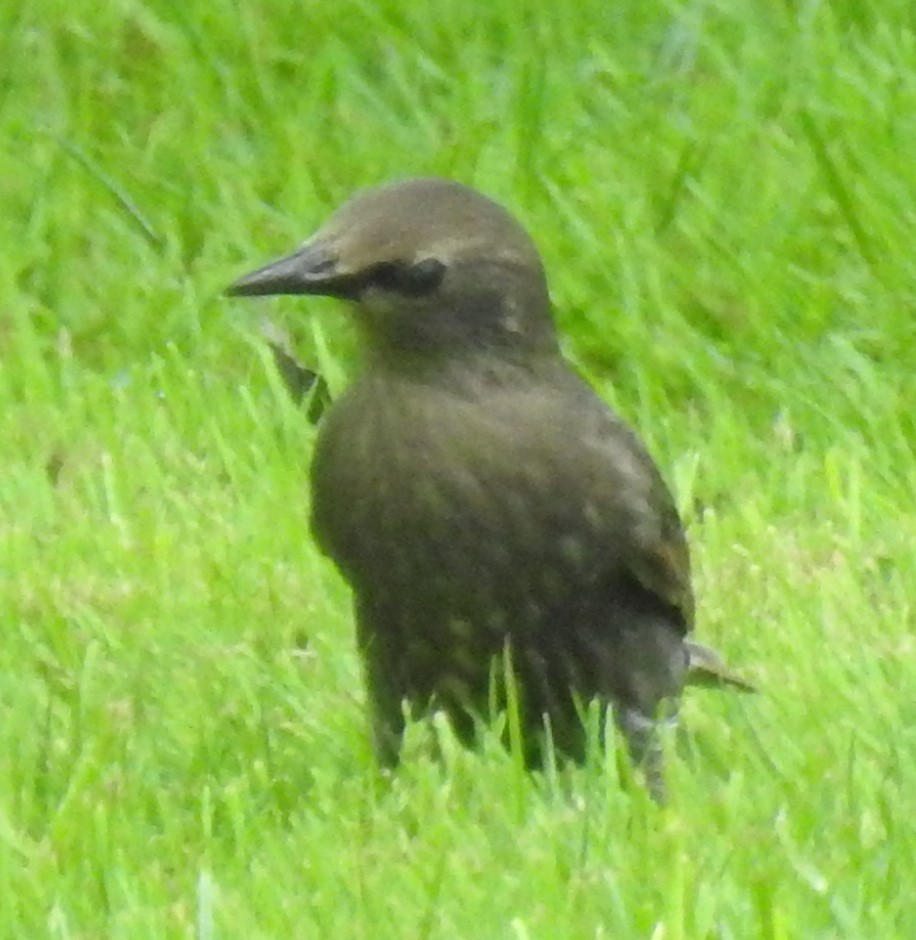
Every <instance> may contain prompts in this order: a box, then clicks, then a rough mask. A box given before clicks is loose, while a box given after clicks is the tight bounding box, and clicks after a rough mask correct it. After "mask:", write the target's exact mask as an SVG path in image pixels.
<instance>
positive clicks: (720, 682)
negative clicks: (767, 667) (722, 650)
mask: <svg viewBox="0 0 916 940" xmlns="http://www.w3.org/2000/svg"><path fill="white" fill-rule="evenodd" d="M684 648H685V649H686V651H687V685H699V686H704V687H706V688H717V689H721V688H731V689H739V690H740V691H742V692H756V691H757V688H756V686H754V685H753V683H751V682H748V681H747V679H745V678H743V677H742V676H740V675H738V673H737V672H735V671H734V670H733V669H732V668H731V667H730V666H728V665H727V664H726V662H725V660H724V659H722V657H721V656H720V655H719V654H718V653H717V652H716V651H715V650H714V649H712V648H710V647H709V646H704V645H703V644H702V643H696V642H695V641H693V640H685V641H684Z"/></svg>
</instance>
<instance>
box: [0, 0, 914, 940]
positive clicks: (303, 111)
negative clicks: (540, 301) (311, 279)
mask: <svg viewBox="0 0 916 940" xmlns="http://www.w3.org/2000/svg"><path fill="white" fill-rule="evenodd" d="M0 37H2V38H0V44H2V48H0V56H2V61H3V62H4V63H5V65H6V68H5V70H4V72H3V73H2V76H0V125H2V135H0V200H2V209H3V211H2V212H0V233H2V239H3V244H4V246H5V250H4V251H3V252H2V254H0V414H2V419H0V420H2V424H0V432H2V437H0V440H2V446H0V480H2V483H0V622H2V624H3V643H2V645H0V664H2V669H0V708H2V715H3V719H2V722H0V937H11V938H13V937H15V938H21V937H29V938H33V937H36V938H37V937H51V938H89V937H92V938H98V937H111V938H121V937H124V938H126V937H130V938H132V940H133V938H147V937H148V938H165V937H189V936H190V937H195V938H200V940H211V938H213V940H216V938H231V937H245V938H273V937H290V936H294V937H312V936H329V937H330V936H333V937H372V938H384V937H397V938H412V937H416V938H438V937H442V938H446V937H448V938H452V937H474V938H489V937H493V938H496V937H499V938H518V940H523V938H549V937H558V938H559V937H562V938H570V937H575V938H578V937H583V938H585V937H589V938H591V937H613V938H629V937H633V938H637V937H640V938H642V937H645V938H649V937H651V938H655V940H661V938H665V940H672V938H685V940H687V938H689V940H697V938H703V937H710V938H712V937H715V938H741V940H744V938H756V937H761V938H772V940H782V938H796V937H804V938H839V937H849V938H861V937H873V938H896V937H901V938H903V937H911V936H913V935H914V934H916V914H914V912H913V907H912V904H911V903H909V881H910V877H909V876H910V873H911V870H912V859H913V858H914V857H916V831H914V829H913V825H912V820H913V818H914V815H916V787H914V784H913V782H914V780H916V732H914V728H916V708H914V705H913V702H912V698H913V697H912V694H911V691H912V689H913V688H914V686H916V655H914V640H913V636H914V627H916V614H914V600H913V598H914V596H916V561H914V552H913V545H914V539H916V495H914V479H916V459H914V452H916V419H914V414H916V409H914V401H916V382H914V378H913V377H914V375H916V315H914V309H916V265H914V262H913V249H912V232H913V230H914V223H916V209H914V203H913V198H912V195H913V191H914V184H916V175H914V170H913V164H912V154H913V152H914V150H916V122H914V119H913V114H914V113H916V20H914V17H913V12H912V9H911V4H910V3H905V2H903V0H881V2H879V3H877V4H872V5H871V6H867V7H866V6H862V5H860V4H854V3H851V2H836V3H833V4H823V3H821V4H818V3H798V4H789V3H785V4H760V3H755V2H752V0H738V2H731V3H723V2H718V0H706V2H699V0H694V2H676V0H670V2H666V3H662V4H643V3H638V2H625V3H622V4H617V5H616V6H614V7H609V6H608V5H607V4H605V3H600V4H599V3H597V2H589V0H586V2H584V3H581V4H577V5H572V4H569V5H560V6H559V7H554V8H552V9H551V10H547V9H546V8H545V9H544V10H543V11H540V12H536V10H535V8H534V7H530V8H529V7H525V6H524V5H520V4H510V3H495V4H491V5H488V6H486V7H485V6H483V5H480V7H479V8H475V7H473V6H465V7H462V6H460V5H458V4H454V5H452V6H451V7H449V6H445V7H443V6H442V5H441V4H440V5H435V4H431V3H427V2H423V0H421V2H418V3H412V4H394V3H391V2H390V0H382V2H379V3H374V4H370V3H365V2H360V0H341V2H339V3H336V4H317V3H305V4H299V5H288V4H273V5H270V8H268V7H267V6H260V7H258V6H245V5H220V4H207V3H203V2H199V0H191V2H189V3H187V4H184V5H181V4H178V3H173V2H169V0H149V2H147V3H145V4H144V3H141V2H139V0H119V2H113V0H112V2H109V3H106V4H102V5H101V6H99V7H97V8H94V9H93V12H92V15H91V16H87V15H86V13H85V11H84V10H81V9H78V8H76V7H74V6H73V5H72V4H69V5H68V4H64V3H62V2H60V0H24V2H23V3H20V4H18V5H17V4H12V5H10V4H7V5H6V6H4V7H3V8H2V10H0ZM431 172H434V173H438V174H441V175H449V176H454V177H457V178H460V179H462V180H464V181H466V182H469V183H471V184H474V185H476V186H478V187H479V188H481V189H483V190H485V191H487V192H488V193H490V194H492V195H494V196H495V197H497V198H498V199H499V200H500V201H502V202H504V203H506V204H507V205H510V206H511V207H512V208H513V210H514V211H515V212H516V213H517V214H518V215H519V216H520V217H521V218H522V219H523V220H524V221H525V223H526V225H527V226H528V227H529V228H530V229H531V230H532V231H533V232H534V233H535V234H536V237H537V240H538V242H539V244H540V247H541V249H542V251H543V254H544V256H545V259H546V263H547V266H548V270H549V272H550V275H551V282H552V288H553V295H554V300H555V303H556V308H557V317H558V320H559V322H560V325H561V327H562V330H563V333H564V336H565V341H566V345H567V349H568V352H569V354H570V356H571V357H572V358H574V359H575V361H576V362H577V363H578V364H579V366H580V367H581V368H582V369H583V370H584V371H586V372H587V373H588V374H589V376H590V377H591V378H592V379H593V380H594V381H595V383H596V384H597V385H598V386H599V387H600V388H601V390H602V392H603V393H604V394H605V396H606V397H607V398H608V400H610V401H612V402H613V403H614V404H615V405H616V407H618V408H619V409H620V410H621V411H622V412H623V413H624V414H626V415H627V416H628V417H630V418H631V419H632V420H633V421H634V422H635V423H636V424H637V425H638V426H639V427H640V429H641V431H642V433H643V434H644V436H645V437H646V439H647V441H648V442H649V443H650V445H651V447H652V450H653V452H654V453H655V454H656V456H657V458H658V459H659V462H660V463H661V464H662V466H663V467H664V469H665V471H666V474H667V476H668V477H669V479H670V480H671V481H672V482H673V484H674V485H675V487H676V489H677V492H678V498H679V500H680V502H681V504H682V506H683V508H684V510H685V515H686V517H687V518H688V520H689V523H690V529H691V539H692V543H693V546H694V554H695V560H696V568H697V582H698V592H699V600H700V626H699V631H700V636H701V637H702V638H706V639H709V640H711V641H712V642H714V643H715V644H716V645H717V646H719V647H720V648H721V649H723V650H724V651H726V652H727V654H728V656H729V658H730V659H731V660H732V661H733V662H735V663H737V664H740V665H742V666H744V667H745V668H746V669H747V670H748V671H750V672H751V673H752V674H753V675H754V676H755V677H756V679H757V680H758V682H759V683H760V685H761V686H762V688H763V693H762V694H761V695H759V696H757V697H754V698H746V697H741V698H735V697H729V696H721V695H715V694H704V693H699V692H698V693H695V694H692V695H691V696H690V698H689V700H688V701H687V703H686V705H685V719H686V723H687V724H688V726H689V728H690V737H691V740H692V744H693V747H692V751H693V756H692V758H691V759H682V760H678V761H675V762H674V763H673V767H672V780H671V789H672V799H671V804H670V806H669V807H667V808H665V809H664V810H659V809H657V808H655V807H653V806H652V805H651V804H650V803H649V801H648V800H647V799H645V798H644V796H643V795H642V794H640V793H639V792H638V791H636V792H633V791H631V790H627V789H626V788H622V787H621V786H620V783H619V781H618V779H617V768H616V762H615V760H614V756H613V754H610V755H608V756H604V755H596V757H595V760H594V761H593V762H592V763H591V764H590V765H589V766H587V767H585V768H582V769H578V770H568V771H564V772H563V773H561V774H560V775H559V776H558V777H547V778H538V777H534V778H532V777H528V776H526V775H524V774H523V773H520V772H519V771H518V769H517V768H516V765H515V763H514V762H513V760H512V757H511V755H507V754H504V753H503V752H502V751H501V750H500V749H499V747H498V746H497V745H496V744H495V743H494V740H493V739H488V740H487V741H485V742H484V744H483V746H482V747H481V749H480V751H479V752H474V753H467V752H464V751H462V750H461V749H459V748H457V747H455V746H454V745H453V744H452V743H451V742H450V741H449V739H448V737H447V736H446V738H445V741H444V749H445V755H446V756H445V760H444V761H443V763H442V764H437V763H434V762H431V761H430V760H429V759H427V758H426V757H425V756H424V749H423V747H422V746H421V745H422V742H419V741H417V742H416V743H415V744H411V743H410V742H409V744H408V755H407V760H406V761H405V763H404V766H403V767H402V769H401V770H400V771H399V772H398V773H397V774H396V775H395V777H394V778H393V779H391V780H388V781H386V780H382V779H380V777H379V775H378V774H377V773H376V772H375V770H374V768H373V763H372V758H371V754H370V749H369V745H368V741H367V735H366V727H365V714H364V707H363V698H362V692H361V684H360V679H359V665H358V662H357V659H356V654H355V650H354V644H353V640H352V635H351V634H352V630H351V624H350V617H349V611H348V600H347V593H346V590H345V588H344V586H343V584H342V583H341V581H340V580H339V579H338V577H337V575H336V574H335V573H334V572H333V571H332V570H331V568H330V566H329V565H328V564H327V563H326V562H325V561H324V560H322V559H321V558H320V557H319V556H318V555H317V553H316V551H315V549H314V548H313V546H312V545H311V543H310V541H309V538H308V536H307V517H308V506H307V492H306V487H305V484H304V481H305V476H306V467H307V463H308V455H309V452H310V448H311V444H312V439H313V434H314V430H313V429H312V428H311V427H310V425H309V424H308V422H307V421H305V420H304V418H303V415H302V412H301V411H300V410H299V409H297V408H296V407H295V406H294V405H293V404H292V403H291V402H290V401H289V400H288V398H287V397H286V395H285V393H284V391H283V389H282V387H281V384H280V382H279V380H278V378H277V376H276V375H275V374H274V372H273V369H272V366H271V363H270V360H269V357H268V356H267V355H266V353H265V351H264V349H263V347H262V344H261V343H260V342H259V341H258V338H257V323H256V319H257V316H258V314H257V313H252V309H251V308H250V307H249V306H242V305H240V304H236V303H231V302H229V301H228V300H226V299H225V298H223V297H222V296H220V291H221V289H222V287H223V286H224V285H225V284H226V283H228V281H230V280H231V279H232V278H233V277H235V276H236V275H237V274H239V273H240V272H242V271H244V270H246V269H248V268H250V267H251V266H253V265H254V264H256V263H258V262H259V261H262V260H265V259H266V258H269V257H271V256H272V255H276V254H278V253H280V252H283V251H285V250H287V249H289V248H290V247H291V246H292V245H294V244H295V243H297V242H298V241H299V240H301V238H303V237H304V236H305V235H306V234H308V233H309V231H310V230H311V229H312V227H313V226H315V224H316V223H318V222H319V221H320V220H321V219H322V218H323V217H324V216H325V215H326V213H327V212H328V211H329V210H330V209H331V208H332V207H333V206H334V205H335V204H337V203H338V202H339V201H341V200H342V199H343V198H344V197H345V196H346V195H348V194H349V193H350V192H351V191H352V190H353V189H355V188H359V187H361V186H365V185H368V184H371V183H375V182H379V181H381V180H384V179H388V178H391V177H395V176H406V175H412V174H421V173H431ZM261 309H270V310H271V311H274V312H275V313H276V315H277V316H278V317H279V318H281V319H283V321H284V322H285V323H287V324H288V325H289V327H290V328H291V329H292V330H293V331H294V333H295V334H296V338H297V345H298V348H299V351H300V354H301V355H302V357H303V358H304V359H305V360H307V361H309V362H312V363H315V364H317V365H319V366H320V367H321V369H322V371H323V372H325V374H327V376H328V377H329V379H330V381H331V384H332V386H334V387H335V388H338V389H339V387H340V385H341V383H342V382H343V381H345V377H346V374H347V372H348V371H349V369H350V368H351V363H352V360H353V341H352V337H351V336H350V335H349V333H348V331H347V327H346V325H345V320H344V318H343V317H339V316H336V315H335V312H334V305H333V304H332V303H324V302H320V301H319V302H315V301H310V302H308V303H294V302H280V303H277V304H275V305H273V306H271V307H269V308H268V307H262V308H261ZM307 310H308V311H312V310H315V311H316V312H317V315H316V316H314V317H311V316H306V311H307ZM411 732H412V734H413V735H415V736H416V735H417V734H418V733H419V732H418V730H417V729H411ZM411 740H412V741H413V740H414V739H413V738H412V739H411Z"/></svg>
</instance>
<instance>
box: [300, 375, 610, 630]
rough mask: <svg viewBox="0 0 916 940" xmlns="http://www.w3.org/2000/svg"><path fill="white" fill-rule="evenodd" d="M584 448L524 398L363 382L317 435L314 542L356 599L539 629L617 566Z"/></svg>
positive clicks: (606, 505)
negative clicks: (581, 454) (531, 410)
mask: <svg viewBox="0 0 916 940" xmlns="http://www.w3.org/2000/svg"><path fill="white" fill-rule="evenodd" d="M567 434H569V435H570V437H569V440H568V441H567V440H564V438H565V437H566V435H567ZM558 438H559V440H558ZM577 449H581V442H579V441H577V440H576V437H575V434H574V431H573V430H572V429H570V428H568V427H563V426H562V425H561V423H560V422H559V420H553V421H552V420H551V419H550V417H549V416H545V415H544V414H543V413H542V409H536V413H535V414H534V415H531V414H527V413H526V409H525V401H524V396H517V395H515V394H512V395H508V396H500V395H495V396H494V395H489V396H483V395H477V394H474V393H473V392H471V393H461V392H456V391H453V390H448V389H439V388H436V387H430V386H426V385H422V384H420V383H409V382H404V383H389V384H387V385H382V384H381V383H377V384H376V383H372V382H366V383H364V384H357V385H356V386H354V387H353V388H351V389H350V390H349V392H348V393H347V394H346V395H345V396H344V397H343V398H342V399H341V400H340V401H339V402H337V403H336V404H335V406H334V407H333V409H332V410H331V412H330V414H329V415H328V416H327V419H326V424H325V426H324V427H323V429H322V432H321V434H320V437H319V442H318V446H317V449H316V455H315V460H314V464H313V473H312V484H313V508H312V513H313V527H314V532H315V535H316V538H317V540H318V542H319V544H320V546H321V547H322V549H323V550H324V551H325V552H326V553H327V554H328V555H330V556H331V558H332V559H333V560H334V561H335V562H336V563H337V565H338V566H339V567H340V569H341V570H342V571H343V573H344V574H345V576H346V577H347V578H348V579H349V580H350V582H351V584H352V585H353V587H354V589H355V590H356V592H357V593H358V594H361V595H364V596H365V595H368V596H371V597H373V598H376V599H378V600H379V602H381V601H382V600H383V599H384V600H386V601H390V602H394V603H398V604H400V605H402V606H403V607H405V608H406V607H408V606H410V605H413V606H422V607H424V608H434V609H436V610H438V611H448V616H449V617H452V618H459V619H460V618H466V617H471V618H475V619H479V618H480V616H481V615H482V613H483V615H485V616H486V617H488V618H489V619H490V621H491V622H492V624H493V626H494V630H496V631H498V630H499V627H500V625H505V622H506V621H510V620H514V621H515V622H518V623H524V624H529V625H530V624H532V623H535V622H536V621H537V620H539V619H542V618H543V617H545V616H547V614H548V611H549V609H550V608H552V607H555V606H562V605H563V604H564V603H567V602H568V600H569V597H570V596H574V595H576V593H577V592H581V590H582V589H583V587H585V586H587V585H589V584H590V583H592V582H594V581H595V580H596V579H597V578H598V577H599V576H600V575H601V573H602V571H603V570H606V568H607V566H608V564H609V562H610V561H611V559H610V558H609V555H608V548H607V546H608V543H609V541H610V542H611V543H612V542H613V539H610V540H609V538H608V535H609V530H612V529H613V527H614V526H616V525H620V523H621V520H620V518H618V517H619V515H620V510H619V508H618V507H617V506H616V504H615V502H614V500H613V498H612V499H608V498H606V497H605V496H603V495H602V494H601V492H600V489H601V488H600V486H599V485H598V481H590V480H588V479H586V478H584V477H585V476H587V473H588V471H587V469H586V468H585V466H584V464H583V463H580V462H577Z"/></svg>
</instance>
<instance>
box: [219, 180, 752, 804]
mask: <svg viewBox="0 0 916 940" xmlns="http://www.w3.org/2000/svg"><path fill="white" fill-rule="evenodd" d="M227 293H228V294H229V295H231V296H242V297H252V296H269V295H323V296H329V297H334V298H338V299H339V300H342V301H345V302H347V304H348V305H349V306H350V308H351V309H352V311H353V313H354V316H355V320H356V323H357V324H358V327H359V332H360V333H361V335H362V340H363V354H362V361H361V363H360V365H359V367H358V369H357V374H356V377H355V378H354V379H353V380H352V382H351V383H350V385H349V386H348V387H347V388H346V389H345V390H344V392H343V394H342V395H341V397H340V398H339V399H337V400H335V401H334V402H333V403H332V404H331V405H330V407H329V408H328V410H327V412H326V413H325V415H324V417H323V419H322V422H321V424H320V426H319V430H318V433H317V438H316V442H315V446H314V453H313V457H312V463H311V479H310V482H311V510H310V512H311V519H310V527H311V532H312V534H313V537H314V540H315V541H316V543H317V545H318V547H319V549H320V550H321V551H322V552H323V553H324V554H325V555H327V556H329V557H330V559H331V560H332V561H333V562H334V563H335V565H336V566H337V568H338V569H339V571H340V572H341V573H342V575H343V577H344V578H345V580H346V581H347V582H348V583H349V585H350V588H351V589H352V595H353V602H354V614H355V623H356V639H357V646H358V649H359V652H360V654H361V659H362V663H363V672H364V678H365V683H366V689H367V699H368V703H369V707H370V712H371V716H372V728H373V738H374V746H375V751H376V754H377V757H378V760H379V762H380V763H381V764H382V765H383V766H393V765H396V764H397V762H398V760H399V754H400V749H401V744H402V739H403V735H404V731H405V723H406V721H407V719H408V718H410V717H411V716H414V715H417V716H419V715H425V714H429V713H431V712H434V711H442V712H445V714H446V715H447V716H448V718H449V720H450V723H451V725H452V727H453V729H454V731H455V733H456V735H457V736H458V738H459V739H460V740H461V741H463V742H467V743H469V744H470V743H472V742H473V741H474V740H475V737H476V735H477V732H478V730H479V727H480V725H481V722H486V721H489V720H492V718H493V714H492V713H493V711H494V710H498V709H500V708H504V707H505V706H506V703H507V701H508V700H509V696H510V690H511V696H512V702H513V707H514V708H515V709H516V710H517V726H518V728H519V738H520V746H521V750H522V754H523V757H524V759H525V762H526V763H527V764H528V765H529V766H531V767H538V766H543V763H544V761H545V759H546V758H547V757H549V755H551V754H552V755H554V756H557V757H559V758H561V759H571V760H573V761H577V762H578V761H582V760H584V759H585V758H586V754H587V750H588V732H587V728H586V725H587V722H586V721H585V720H584V717H585V715H586V712H585V708H586V707H587V706H588V705H589V703H591V702H592V701H596V700H597V702H598V703H599V705H600V706H601V707H602V714H604V715H606V716H607V715H609V716H611V718H612V720H613V721H614V722H615V724H616V726H617V728H618V729H619V732H620V733H622V736H623V738H624V739H625V741H626V744H627V746H628V750H629V753H630V757H631V759H632V761H633V763H634V764H635V765H636V766H637V767H639V768H640V769H641V771H642V773H643V775H644V777H645V779H646V781H647V783H648V786H649V789H650V790H651V792H652V793H653V795H656V796H658V797H659V798H663V794H664V788H665V784H664V768H663V758H662V747H661V745H660V732H659V729H660V728H661V727H662V725H664V724H665V723H669V722H671V721H673V720H676V715H677V706H678V703H679V701H680V698H681V694H682V692H683V689H684V687H685V685H687V684H694V683H695V684H700V685H719V686H732V687H734V688H737V689H750V688H752V686H751V685H750V683H749V682H747V681H746V680H745V679H743V678H742V677H741V676H740V675H738V673H736V672H734V671H733V670H732V669H730V668H729V667H728V666H726V665H725V663H724V661H723V660H722V658H721V657H720V656H719V655H718V654H717V653H715V652H714V651H713V650H712V649H710V648H709V647H706V646H704V645H703V644H701V643H699V642H698V641H696V640H695V639H694V638H693V635H692V633H693V628H694V621H695V612H694V606H695V605H694V593H693V588H692V583H691V570H690V555H689V551H688V545H687V540H686V536H685V530H684V526H683V524H682V521H681V519H680V517H679V514H678V511H677V508H676V504H675V501H674V499H673V497H672V494H671V491H670V490H669V488H668V487H667V486H666V484H665V482H664V480H663V478H662V476H661V474H660V472H659V470H658V468H657V466H656V464H655V462H654V461H653V459H652V458H651V457H650V455H649V453H648V451H647V449H646V447H645V446H644V444H643V443H642V441H641V439H640V438H639V437H638V436H637V434H636V432H635V431H634V430H633V429H632V428H631V427H630V426H629V425H628V424H627V423H626V422H625V421H624V420H623V419H622V418H621V417H619V416H618V415H617V414H616V413H615V412H614V411H613V410H612V409H611V408H610V407H609V406H608V405H607V404H606V403H605V402H604V401H603V400H602V399H601V398H600V397H599V395H598V394H597V393H596V392H595V390H594V389H593V388H592V387H591V386H590V385H589V384H588V383H587V382H586V381H585V380H584V379H583V378H582V377H581V376H580V375H579V374H578V373H577V372H576V371H575V370H574V369H573V367H572V366H571V365H570V363H569V362H568V361H567V360H566V358H565V357H564V355H563V354H562V352H561V347H560V342H559V338H558V333H557V329H556V326H555V323H554V319H553V314H552V305H551V300H550V296H549V291H548V285H547V279H546V274H545V269H544V266H543V263H542V261H541V257H540V254H539V252H538V249H537V247H536V246H535V243H534V241H533V240H532V238H531V237H530V236H529V234H528V233H527V232H526V231H525V229H524V228H523V227H522V226H521V224H520V223H519V222H518V221H516V219H515V218H514V217H513V216H512V215H511V214H510V212H509V211H508V210H506V209H505V208H504V207H503V206H501V205H500V204H499V203H497V202H495V201H494V200H492V199H490V198H489V197H487V196H485V195H483V194H482V193H480V192H478V191H476V190H475V189H472V188H470V187H468V186H466V185H464V184H462V183H459V182H456V181H453V180H448V179H442V178H438V177H420V178H409V179H405V180H397V181H394V182H389V183H386V184H382V185H380V186H377V187H374V188H370V189H366V190H362V191H360V192H358V193H357V194H356V195H355V196H353V197H352V198H351V199H350V200H348V201H347V202H345V203H344V204H343V205H342V206H341V207H340V208H339V209H337V211H335V212H334V213H332V215H331V216H330V218H329V219H328V220H327V222H326V223H325V224H324V225H323V226H321V227H320V228H319V229H318V230H317V232H316V234H315V235H314V236H312V237H311V238H309V239H308V240H307V241H306V242H305V243H304V244H303V245H302V246H301V247H300V248H298V249H297V250H295V251H294V252H293V253H292V254H289V255H286V256H283V257H281V258H279V259H278V260H274V261H271V262H269V263H267V264H266V265H264V266H262V267H260V268H258V269H257V270H255V271H253V272H252V273H249V274H246V275H244V276H243V277H240V278H239V279H238V280H236V281H235V282H234V283H233V284H232V285H231V286H230V287H229V288H227Z"/></svg>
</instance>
